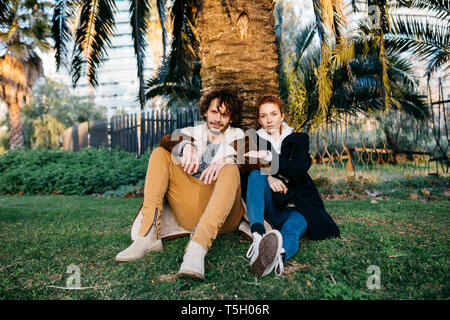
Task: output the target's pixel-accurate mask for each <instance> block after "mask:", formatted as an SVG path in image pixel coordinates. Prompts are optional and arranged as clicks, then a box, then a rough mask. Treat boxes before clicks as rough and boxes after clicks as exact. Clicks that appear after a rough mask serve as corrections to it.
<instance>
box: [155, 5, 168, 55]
mask: <svg viewBox="0 0 450 320" xmlns="http://www.w3.org/2000/svg"><path fill="white" fill-rule="evenodd" d="M156 6H157V7H158V15H159V21H160V25H161V31H162V43H163V57H165V56H166V47H167V28H166V23H167V16H166V9H165V8H166V0H156Z"/></svg>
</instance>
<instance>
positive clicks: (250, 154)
mask: <svg viewBox="0 0 450 320" xmlns="http://www.w3.org/2000/svg"><path fill="white" fill-rule="evenodd" d="M268 156H269V151H267V150H259V151H256V150H252V151H249V152H247V153H244V157H249V158H259V159H265V158H267V157H268Z"/></svg>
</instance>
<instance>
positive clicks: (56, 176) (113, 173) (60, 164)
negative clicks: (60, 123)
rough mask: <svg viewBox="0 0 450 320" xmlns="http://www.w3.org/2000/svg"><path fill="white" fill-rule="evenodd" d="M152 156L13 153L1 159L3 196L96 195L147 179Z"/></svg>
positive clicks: (90, 150) (38, 151)
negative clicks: (149, 161) (149, 159)
mask: <svg viewBox="0 0 450 320" xmlns="http://www.w3.org/2000/svg"><path fill="white" fill-rule="evenodd" d="M149 156H150V152H148V153H147V154H145V155H144V156H142V157H140V158H136V156H135V155H134V154H133V153H128V152H124V151H116V150H114V151H111V152H110V151H108V150H106V149H100V150H97V149H93V148H85V149H83V150H82V151H80V152H70V151H54V150H43V149H35V150H21V151H10V152H8V153H6V154H3V155H0V194H66V195H71V194H72V195H74V194H79V195H83V194H93V193H104V192H106V191H109V190H116V189H118V188H119V187H120V186H123V185H136V184H138V183H141V182H142V180H143V179H145V174H146V171H147V162H148V158H149Z"/></svg>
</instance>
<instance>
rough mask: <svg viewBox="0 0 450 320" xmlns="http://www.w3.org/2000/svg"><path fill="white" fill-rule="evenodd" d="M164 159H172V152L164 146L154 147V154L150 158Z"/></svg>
mask: <svg viewBox="0 0 450 320" xmlns="http://www.w3.org/2000/svg"><path fill="white" fill-rule="evenodd" d="M151 159H153V160H154V159H162V160H167V159H170V152H169V151H167V150H166V149H164V148H163V147H157V148H155V149H153V151H152V154H151V155H150V159H149V161H150V160H151Z"/></svg>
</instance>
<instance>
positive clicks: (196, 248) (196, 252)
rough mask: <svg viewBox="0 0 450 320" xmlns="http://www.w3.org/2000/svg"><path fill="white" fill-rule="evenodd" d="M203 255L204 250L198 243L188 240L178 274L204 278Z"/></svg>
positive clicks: (204, 253)
mask: <svg viewBox="0 0 450 320" xmlns="http://www.w3.org/2000/svg"><path fill="white" fill-rule="evenodd" d="M205 255H206V250H205V248H203V247H202V246H201V245H200V244H199V243H197V242H195V241H193V240H190V241H189V243H188V246H187V248H186V253H185V254H184V257H183V262H182V263H181V266H180V270H179V271H178V275H179V276H187V277H191V278H198V279H202V280H204V279H205Z"/></svg>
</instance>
